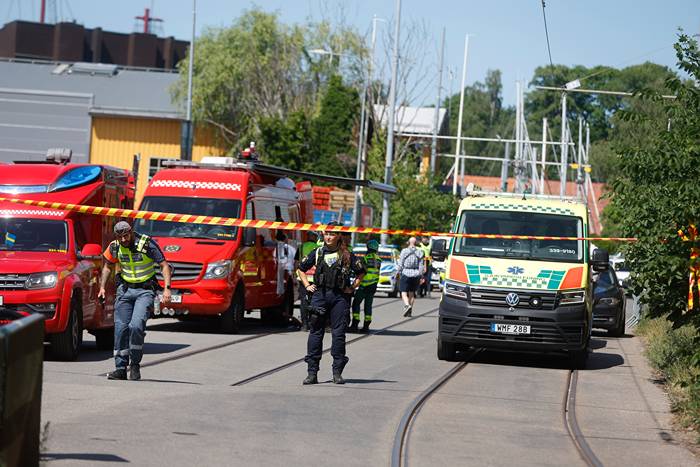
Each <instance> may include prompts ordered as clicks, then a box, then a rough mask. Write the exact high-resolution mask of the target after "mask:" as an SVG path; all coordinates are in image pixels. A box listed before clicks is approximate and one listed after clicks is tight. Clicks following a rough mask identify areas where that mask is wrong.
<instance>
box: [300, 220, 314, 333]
mask: <svg viewBox="0 0 700 467" xmlns="http://www.w3.org/2000/svg"><path fill="white" fill-rule="evenodd" d="M316 237H317V234H316V232H314V231H309V232H307V237H306V241H305V242H304V243H302V245H301V248H300V249H299V250H297V256H298V258H297V259H298V260H301V259H303V258H306V257H307V256H309V255H310V254H311V252H312V251H314V250H315V249H316V248H318V247H319V245H318V243H317V240H316ZM298 277H299V270H298V269H297V278H298ZM306 278H307V280H308V281H309V283H310V284H313V282H314V277H313V276H312V275H309V276H306ZM309 299H310V295H309V292H308V291H307V290H306V287H304V283H303V282H302V281H301V279H299V310H300V313H301V330H302V331H308V330H309V305H310V300H309Z"/></svg>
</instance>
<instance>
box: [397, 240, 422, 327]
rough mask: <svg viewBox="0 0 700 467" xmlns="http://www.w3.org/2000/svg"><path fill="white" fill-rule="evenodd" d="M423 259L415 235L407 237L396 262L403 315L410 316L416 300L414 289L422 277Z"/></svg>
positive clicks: (415, 289) (419, 283)
mask: <svg viewBox="0 0 700 467" xmlns="http://www.w3.org/2000/svg"><path fill="white" fill-rule="evenodd" d="M424 271H425V261H423V252H422V251H421V250H420V249H418V248H416V237H411V238H409V239H408V246H407V247H406V248H404V249H403V250H401V254H400V255H399V262H398V272H399V274H400V275H401V278H400V279H399V290H400V291H401V299H402V300H403V303H404V305H403V315H404V317H409V316H411V313H412V312H413V304H414V303H415V301H416V291H417V290H418V287H420V285H421V282H422V281H423V280H425V279H424V277H423V274H424Z"/></svg>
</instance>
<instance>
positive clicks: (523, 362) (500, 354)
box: [458, 339, 625, 371]
mask: <svg viewBox="0 0 700 467" xmlns="http://www.w3.org/2000/svg"><path fill="white" fill-rule="evenodd" d="M596 340H597V339H594V340H593V341H596ZM593 341H592V342H593ZM603 347H604V346H603ZM470 355H471V354H470V353H469V352H468V351H467V352H460V353H458V359H459V360H462V361H468V362H469V363H483V364H487V365H505V366H520V367H531V368H551V369H560V370H568V369H570V368H571V361H570V359H569V356H568V355H566V354H564V353H544V354H543V353H530V352H507V351H502V350H495V349H488V350H487V349H484V350H482V351H481V352H479V353H478V354H476V355H475V356H474V357H472V358H469V356H470ZM624 363H625V359H624V358H623V357H622V356H621V355H618V354H615V353H606V352H595V351H594V352H591V354H590V355H589V357H588V363H587V365H586V369H585V370H583V371H590V370H604V369H608V368H613V367H616V366H620V365H624Z"/></svg>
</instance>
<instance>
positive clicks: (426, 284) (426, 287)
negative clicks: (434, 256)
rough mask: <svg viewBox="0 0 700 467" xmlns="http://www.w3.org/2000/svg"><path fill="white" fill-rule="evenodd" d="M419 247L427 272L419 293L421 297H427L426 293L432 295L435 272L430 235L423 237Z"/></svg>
mask: <svg viewBox="0 0 700 467" xmlns="http://www.w3.org/2000/svg"><path fill="white" fill-rule="evenodd" d="M418 249H420V250H421V251H422V252H423V261H424V263H425V272H424V273H423V274H424V275H423V282H422V283H421V285H420V288H419V292H420V293H419V295H420V296H421V297H425V295H426V294H427V295H428V296H430V288H431V285H430V279H431V276H432V274H433V273H432V269H431V268H430V253H431V250H432V249H431V248H430V237H427V236H424V237H423V238H422V239H421V242H420V243H419V244H418Z"/></svg>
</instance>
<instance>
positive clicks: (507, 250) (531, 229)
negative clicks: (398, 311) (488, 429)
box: [437, 192, 609, 368]
mask: <svg viewBox="0 0 700 467" xmlns="http://www.w3.org/2000/svg"><path fill="white" fill-rule="evenodd" d="M588 229H589V221H588V211H587V208H586V205H585V204H583V203H580V202H577V201H576V200H573V199H572V200H560V199H555V200H553V199H546V198H544V197H537V196H534V195H522V194H517V195H516V194H509V193H499V194H484V193H479V192H473V193H471V194H469V195H468V196H467V197H466V198H465V199H464V200H462V202H461V204H460V207H459V211H458V214H457V219H456V222H455V227H454V231H455V232H456V233H467V234H482V235H486V236H488V237H485V238H467V237H455V238H454V240H453V241H452V245H451V248H450V255H449V257H448V258H447V265H446V273H445V282H444V287H443V294H442V299H441V302H440V308H439V322H438V323H439V324H438V342H437V354H438V358H439V359H440V360H454V359H455V354H456V351H457V350H460V349H463V348H466V347H478V348H498V349H506V350H515V351H537V352H561V351H564V352H566V353H568V354H569V356H570V358H571V362H572V365H574V366H575V367H577V368H580V367H583V366H585V363H586V359H587V358H588V352H589V340H590V335H591V322H592V305H593V297H592V286H591V274H592V270H596V271H602V270H606V269H607V268H608V267H609V264H608V255H607V252H605V251H603V250H595V251H594V252H593V254H592V255H591V257H590V258H589V256H588V253H587V252H588V251H589V250H588V242H587V241H584V240H557V239H538V240H534V239H509V238H507V236H508V235H519V236H541V237H586V236H588ZM503 236H506V237H503Z"/></svg>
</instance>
